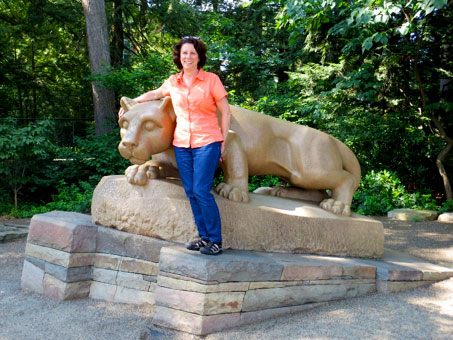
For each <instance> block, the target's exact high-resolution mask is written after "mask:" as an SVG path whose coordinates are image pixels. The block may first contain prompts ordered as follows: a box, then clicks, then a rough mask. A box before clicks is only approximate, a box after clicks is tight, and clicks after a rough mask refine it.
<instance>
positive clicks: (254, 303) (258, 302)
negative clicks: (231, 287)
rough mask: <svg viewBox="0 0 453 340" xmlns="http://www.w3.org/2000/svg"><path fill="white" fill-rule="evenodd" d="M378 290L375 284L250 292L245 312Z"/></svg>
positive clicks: (283, 288)
mask: <svg viewBox="0 0 453 340" xmlns="http://www.w3.org/2000/svg"><path fill="white" fill-rule="evenodd" d="M375 290H376V286H375V285H374V284H371V285H360V284H347V283H345V284H343V285H320V286H293V287H282V288H268V289H256V290H249V291H247V292H246V293H245V297H244V303H243V305H242V311H243V312H249V311H257V310H263V309H269V308H279V307H288V306H297V305H304V304H307V303H316V302H325V301H332V300H340V299H343V298H345V297H356V296H360V295H365V294H368V293H370V292H373V291H375Z"/></svg>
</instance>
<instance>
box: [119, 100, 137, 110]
mask: <svg viewBox="0 0 453 340" xmlns="http://www.w3.org/2000/svg"><path fill="white" fill-rule="evenodd" d="M137 104H138V103H137V102H136V101H135V100H133V99H131V98H127V97H121V100H120V105H121V107H122V108H123V109H124V111H125V112H127V111H129V110H130V109H131V107H132V106H134V105H137Z"/></svg>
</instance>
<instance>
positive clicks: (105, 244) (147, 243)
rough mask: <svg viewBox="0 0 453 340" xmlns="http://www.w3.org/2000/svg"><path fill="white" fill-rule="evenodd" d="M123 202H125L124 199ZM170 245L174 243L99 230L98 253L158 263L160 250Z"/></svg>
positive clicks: (104, 229)
mask: <svg viewBox="0 0 453 340" xmlns="http://www.w3.org/2000/svg"><path fill="white" fill-rule="evenodd" d="M122 200H123V201H125V200H124V198H122ZM170 245H174V243H173V242H166V241H161V240H158V239H155V238H152V237H146V236H142V235H136V234H131V233H128V232H122V231H118V230H115V229H111V228H98V235H97V243H96V253H106V254H111V255H120V256H126V257H132V258H138V259H141V260H147V261H152V262H156V263H157V262H159V254H160V249H161V248H162V247H165V246H170Z"/></svg>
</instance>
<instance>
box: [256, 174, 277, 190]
mask: <svg viewBox="0 0 453 340" xmlns="http://www.w3.org/2000/svg"><path fill="white" fill-rule="evenodd" d="M282 184H283V181H282V180H281V179H280V178H279V177H277V176H272V175H265V176H251V177H249V191H250V192H253V191H254V190H256V189H258V188H261V187H277V186H279V185H282Z"/></svg>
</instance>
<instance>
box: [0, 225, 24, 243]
mask: <svg viewBox="0 0 453 340" xmlns="http://www.w3.org/2000/svg"><path fill="white" fill-rule="evenodd" d="M27 235H28V225H14V224H9V223H0V243H3V242H10V241H15V240H20V239H22V238H26V237H27Z"/></svg>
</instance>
